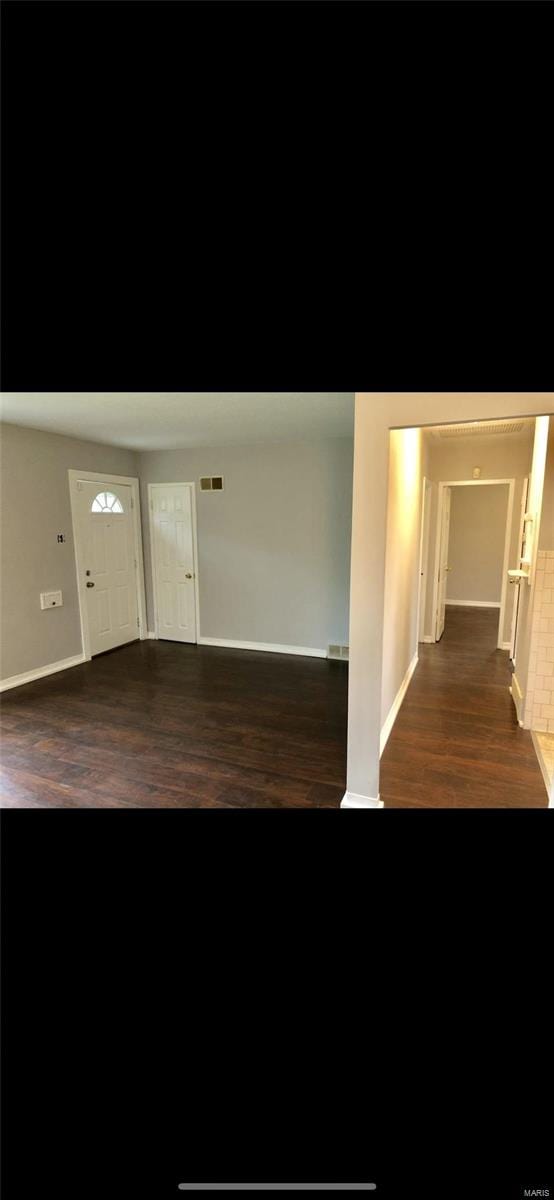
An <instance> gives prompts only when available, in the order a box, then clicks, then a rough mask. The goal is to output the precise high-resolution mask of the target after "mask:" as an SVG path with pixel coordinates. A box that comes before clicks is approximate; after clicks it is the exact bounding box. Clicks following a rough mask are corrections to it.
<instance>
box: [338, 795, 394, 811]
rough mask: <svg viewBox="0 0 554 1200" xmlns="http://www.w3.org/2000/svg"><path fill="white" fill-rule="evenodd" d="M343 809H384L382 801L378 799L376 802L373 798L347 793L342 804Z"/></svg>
mask: <svg viewBox="0 0 554 1200" xmlns="http://www.w3.org/2000/svg"><path fill="white" fill-rule="evenodd" d="M340 806H341V808H384V807H385V805H384V803H383V801H382V800H380V799H379V797H377V799H376V800H374V799H373V797H372V796H357V795H356V792H345V794H344V796H343V798H342V800H341V802H340Z"/></svg>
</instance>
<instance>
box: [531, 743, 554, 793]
mask: <svg viewBox="0 0 554 1200" xmlns="http://www.w3.org/2000/svg"><path fill="white" fill-rule="evenodd" d="M531 738H532V741H533V745H534V747H535V754H536V756H537V758H538V760H539V767H540V769H541V773H542V777H543V779H544V783H545V787H546V794H547V796H548V807H549V808H554V780H552V779H551V778H550V775H549V773H548V768H547V766H546V763H545V761H544V758H543V753H542V746H541V743H540V740H539V738H538V737H537V735H536V733H535V731H534V730H533V729H532V730H531Z"/></svg>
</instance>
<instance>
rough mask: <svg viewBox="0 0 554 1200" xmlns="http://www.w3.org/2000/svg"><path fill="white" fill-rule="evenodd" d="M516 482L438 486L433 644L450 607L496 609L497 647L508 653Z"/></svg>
mask: <svg viewBox="0 0 554 1200" xmlns="http://www.w3.org/2000/svg"><path fill="white" fill-rule="evenodd" d="M515 484H516V480H515V479H498V480H497V479H461V480H452V481H449V482H442V481H441V482H440V483H439V485H438V501H437V509H438V517H437V522H436V524H437V531H436V549H435V572H434V580H433V585H434V594H433V613H434V627H433V633H434V640H435V641H436V642H438V641H440V639H441V637H442V636H443V633H444V629H445V625H446V619H447V613H448V610H449V609H451V608H472V609H475V608H477V609H494V610H495V615H496V616H497V618H498V624H497V630H496V645H497V648H498V649H499V650H507V649H509V645H510V642H509V639H508V640H506V637H505V633H506V632H507V630H506V628H505V627H506V602H507V598H508V566H509V562H510V544H511V541H512V518H513V509H514V491H515ZM491 615H492V614H491ZM490 624H491V627H492V624H493V622H492V620H491V622H490ZM509 628H510V629H511V621H510V623H509Z"/></svg>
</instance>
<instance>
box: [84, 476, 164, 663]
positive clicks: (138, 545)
mask: <svg viewBox="0 0 554 1200" xmlns="http://www.w3.org/2000/svg"><path fill="white" fill-rule="evenodd" d="M67 474H68V478H69V499H70V502H71V522H72V526H73V545H74V546H75V571H76V573H77V594H78V597H79V615H80V618H81V640H82V643H83V656H84V661H85V662H89V661H90V659H91V657H92V655H91V652H90V631H89V623H88V610H87V604H86V594H85V566H84V563H83V555H82V546H81V536H80V534H81V531H80V525H79V514H78V509H77V480H78V479H84V480H86V481H87V482H88V483H95V482H96V481H98V483H115V484H118V483H122V484H125V485H126V487H130V488H131V514H132V518H133V523H132V529H133V549H134V555H135V564H136V566H135V580H136V588H137V612H138V622H139V623H138V629H137V633H138V636H139V638H140V640H141V642H143V641H144V639H145V638H146V637H147V636H148V634H147V629H146V594H145V589H144V562H143V558H142V537H141V523H140V489H139V481H138V479H136V478H135V477H134V476H133V475H112V474H111V473H110V472H109V471H107V472H104V471H74V470H72V469H71V470H69V471H68V472H67Z"/></svg>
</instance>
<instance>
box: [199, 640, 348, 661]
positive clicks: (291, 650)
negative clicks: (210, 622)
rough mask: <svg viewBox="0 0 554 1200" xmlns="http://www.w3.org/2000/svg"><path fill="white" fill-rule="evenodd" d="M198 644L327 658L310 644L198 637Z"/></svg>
mask: <svg viewBox="0 0 554 1200" xmlns="http://www.w3.org/2000/svg"><path fill="white" fill-rule="evenodd" d="M198 644H199V646H223V647H226V648H227V649H228V650H263V651H265V652H266V653H268V654H300V655H302V657H303V658H327V651H326V650H314V648H313V647H310V646H277V645H273V644H272V643H271V642H235V641H234V640H232V639H231V638H211V637H200V638H198Z"/></svg>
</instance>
